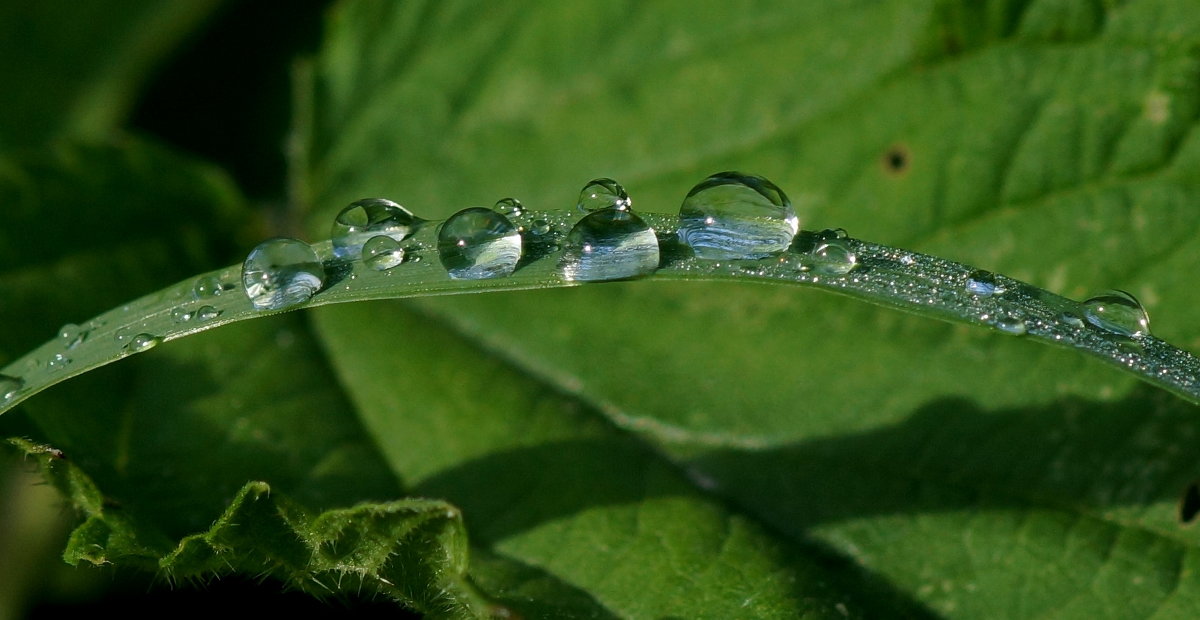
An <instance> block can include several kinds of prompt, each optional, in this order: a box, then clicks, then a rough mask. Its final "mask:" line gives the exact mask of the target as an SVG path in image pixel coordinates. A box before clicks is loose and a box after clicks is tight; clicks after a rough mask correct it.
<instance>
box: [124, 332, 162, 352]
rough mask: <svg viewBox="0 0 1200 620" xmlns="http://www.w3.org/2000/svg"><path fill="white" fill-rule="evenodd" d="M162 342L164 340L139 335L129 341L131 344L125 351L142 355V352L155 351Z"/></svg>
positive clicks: (149, 335)
mask: <svg viewBox="0 0 1200 620" xmlns="http://www.w3.org/2000/svg"><path fill="white" fill-rule="evenodd" d="M160 342H162V338H159V337H158V336H153V335H151V334H145V333H143V334H138V335H136V336H134V337H133V338H131V339H130V340H129V344H127V345H125V350H127V351H129V352H130V353H141V352H142V351H149V350H150V349H153V348H154V347H156V346H158V343H160Z"/></svg>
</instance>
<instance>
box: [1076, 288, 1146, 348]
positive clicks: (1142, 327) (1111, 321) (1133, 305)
mask: <svg viewBox="0 0 1200 620" xmlns="http://www.w3.org/2000/svg"><path fill="white" fill-rule="evenodd" d="M1083 316H1084V318H1086V319H1087V321H1088V323H1091V324H1092V325H1095V326H1096V327H1099V328H1100V329H1103V330H1104V331H1108V332H1112V333H1114V334H1118V335H1121V336H1125V337H1128V338H1140V337H1142V336H1146V335H1148V334H1149V333H1150V316H1149V315H1148V314H1146V309H1145V308H1144V307H1142V304H1141V302H1139V301H1138V300H1137V298H1136V297H1134V296H1133V295H1131V294H1129V293H1127V292H1125V291H1109V292H1107V293H1104V294H1103V295H1097V296H1095V297H1092V298H1091V299H1088V300H1087V301H1085V302H1083Z"/></svg>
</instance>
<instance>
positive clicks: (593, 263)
mask: <svg viewBox="0 0 1200 620" xmlns="http://www.w3.org/2000/svg"><path fill="white" fill-rule="evenodd" d="M563 245H564V248H563V255H562V259H561V261H560V263H559V267H560V268H561V269H562V270H563V276H564V277H565V278H566V279H568V280H577V281H581V282H595V281H601V280H619V279H621V278H632V277H634V276H641V275H646V274H649V273H654V271H655V270H656V269H658V262H659V249H658V237H657V236H656V235H655V234H654V229H652V228H650V226H648V225H647V224H646V222H645V221H643V220H642V218H640V217H638V216H637V215H635V214H634V213H633V212H632V211H628V210H625V211H621V210H618V209H601V210H599V211H594V212H592V213H589V214H588V215H585V216H584V217H583V218H582V219H580V220H579V222H577V223H576V224H575V226H574V227H573V228H572V229H571V231H570V232H568V233H567V236H566V238H565V240H564V241H563Z"/></svg>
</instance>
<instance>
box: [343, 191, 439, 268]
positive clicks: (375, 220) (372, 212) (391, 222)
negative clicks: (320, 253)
mask: <svg viewBox="0 0 1200 620" xmlns="http://www.w3.org/2000/svg"><path fill="white" fill-rule="evenodd" d="M418 221H419V220H418V219H417V218H416V217H415V216H414V215H413V214H412V212H410V211H409V210H408V209H405V208H404V207H402V206H400V205H398V204H396V203H394V202H392V201H390V200H387V199H385V198H365V199H363V200H358V201H355V202H352V203H350V206H348V207H346V208H345V209H342V210H341V212H339V213H338V214H337V217H335V218H333V229H332V230H331V231H330V234H329V236H330V237H332V239H333V255H334V256H336V257H338V258H340V259H342V260H354V259H356V258H358V257H359V255H360V254H361V253H362V248H363V244H365V243H366V242H367V241H368V240H369V239H371V238H373V237H377V236H379V235H387V236H388V237H391V238H393V239H395V240H396V241H404V239H405V238H407V237H408V236H409V235H411V234H412V233H413V230H414V229H415V228H416V225H417V223H418Z"/></svg>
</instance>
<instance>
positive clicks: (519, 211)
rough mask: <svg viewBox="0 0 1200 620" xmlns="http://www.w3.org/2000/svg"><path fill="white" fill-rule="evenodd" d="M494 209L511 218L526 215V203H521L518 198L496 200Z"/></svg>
mask: <svg viewBox="0 0 1200 620" xmlns="http://www.w3.org/2000/svg"><path fill="white" fill-rule="evenodd" d="M492 210H493V211H495V212H496V213H499V214H500V215H503V216H504V217H507V218H508V219H510V220H515V219H518V218H520V217H522V216H524V215H525V205H522V204H521V201H520V200H517V199H516V198H501V199H500V200H497V201H496V205H495V206H493V207H492Z"/></svg>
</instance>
